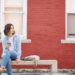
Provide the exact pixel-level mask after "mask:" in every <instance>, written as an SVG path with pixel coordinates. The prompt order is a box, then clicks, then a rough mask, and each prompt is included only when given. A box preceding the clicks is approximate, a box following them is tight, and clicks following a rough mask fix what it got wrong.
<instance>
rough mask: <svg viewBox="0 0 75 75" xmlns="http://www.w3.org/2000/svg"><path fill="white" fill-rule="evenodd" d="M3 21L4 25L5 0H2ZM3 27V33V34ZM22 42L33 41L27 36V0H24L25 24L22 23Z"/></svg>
mask: <svg viewBox="0 0 75 75" xmlns="http://www.w3.org/2000/svg"><path fill="white" fill-rule="evenodd" d="M0 16H1V23H0V25H1V26H3V27H4V0H1V15H0ZM3 27H2V29H1V33H2V36H3ZM21 38H22V43H31V39H28V37H27V0H23V25H22V34H21ZM0 40H1V39H0Z"/></svg>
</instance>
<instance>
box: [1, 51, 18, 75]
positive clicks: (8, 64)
mask: <svg viewBox="0 0 75 75" xmlns="http://www.w3.org/2000/svg"><path fill="white" fill-rule="evenodd" d="M16 57H17V55H16V53H15V52H10V51H7V53H6V54H5V55H4V56H3V57H2V64H1V67H2V68H5V67H6V69H7V73H8V75H12V70H11V69H12V67H11V60H12V58H14V59H16Z"/></svg>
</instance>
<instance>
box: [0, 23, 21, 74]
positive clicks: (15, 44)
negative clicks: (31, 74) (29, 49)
mask: <svg viewBox="0 0 75 75" xmlns="http://www.w3.org/2000/svg"><path fill="white" fill-rule="evenodd" d="M4 34H5V36H4V37H3V38H2V47H3V53H2V63H1V67H0V72H2V71H3V69H4V68H6V69H7V73H8V75H12V67H11V60H15V61H16V62H17V63H18V62H19V61H20V58H21V39H20V36H19V35H17V34H15V30H14V26H13V25H12V24H6V25H5V29H4Z"/></svg>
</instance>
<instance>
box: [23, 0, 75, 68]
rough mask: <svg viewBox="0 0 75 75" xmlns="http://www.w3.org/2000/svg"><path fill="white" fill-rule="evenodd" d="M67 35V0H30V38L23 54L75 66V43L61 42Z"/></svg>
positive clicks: (59, 64) (60, 65)
mask: <svg viewBox="0 0 75 75" xmlns="http://www.w3.org/2000/svg"><path fill="white" fill-rule="evenodd" d="M64 35H65V0H28V38H30V39H31V40H32V43H31V44H22V50H23V55H22V57H24V56H28V55H32V54H36V55H39V56H40V57H41V59H57V60H58V67H59V68H75V44H61V39H64V37H65V36H64Z"/></svg>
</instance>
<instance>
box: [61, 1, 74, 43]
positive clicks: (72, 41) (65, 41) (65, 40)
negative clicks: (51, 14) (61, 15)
mask: <svg viewBox="0 0 75 75" xmlns="http://www.w3.org/2000/svg"><path fill="white" fill-rule="evenodd" d="M66 3H67V0H65V39H62V40H61V43H75V38H68V34H67V33H68V32H67V27H68V25H67V13H68V10H67V8H66ZM70 13H71V12H70Z"/></svg>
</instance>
